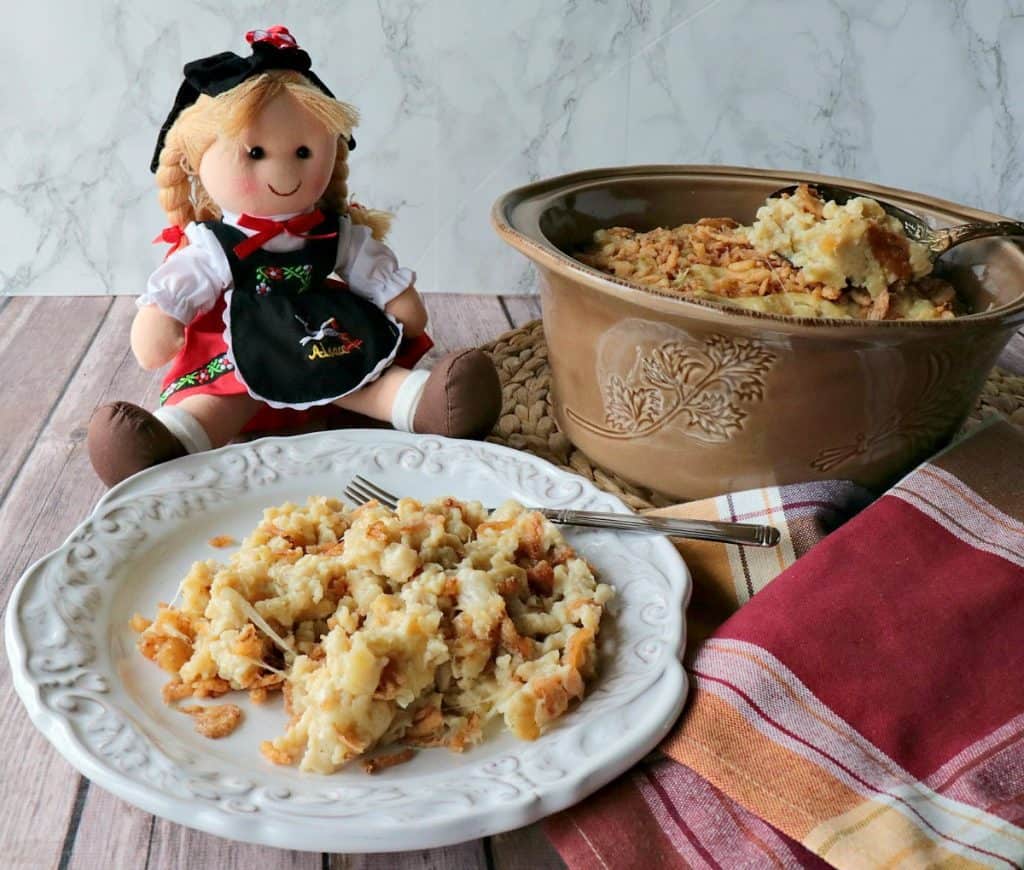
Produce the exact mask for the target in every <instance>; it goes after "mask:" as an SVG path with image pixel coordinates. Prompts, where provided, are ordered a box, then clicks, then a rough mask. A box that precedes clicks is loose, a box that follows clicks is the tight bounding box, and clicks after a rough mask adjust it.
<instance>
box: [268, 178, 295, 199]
mask: <svg viewBox="0 0 1024 870" xmlns="http://www.w3.org/2000/svg"><path fill="white" fill-rule="evenodd" d="M267 187H269V188H270V192H271V193H276V194H277V195H278V196H291V195H292V194H293V193H295V191H297V190H298V189H299V188H300V187H302V180H301V179H299V183H298V184H296V185H295V187H293V188H292V189H291V190H289V191H288V192H287V193H281V191H280V190H275V189H274V185H272V184H268V185H267Z"/></svg>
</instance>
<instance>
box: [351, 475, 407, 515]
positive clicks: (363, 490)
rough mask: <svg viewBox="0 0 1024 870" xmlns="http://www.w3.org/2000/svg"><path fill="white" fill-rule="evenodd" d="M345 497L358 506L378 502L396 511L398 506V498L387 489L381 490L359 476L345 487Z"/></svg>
mask: <svg viewBox="0 0 1024 870" xmlns="http://www.w3.org/2000/svg"><path fill="white" fill-rule="evenodd" d="M345 495H346V496H347V497H348V498H350V499H352V501H354V502H356V503H357V504H363V503H364V502H368V501H374V500H376V501H379V502H380V503H381V504H382V505H384V507H386V508H388V509H389V510H394V509H395V507H396V506H397V505H398V498H397V496H395V495H392V494H391V493H390V492H388V491H387V490H386V489H381V488H380V487H379V486H377V485H376V484H374V483H371V482H370V481H368V480H367V479H366V478H365V477H362V476H361V475H358V474H357V475H356V476H355V477H353V478H352V480H351V481H350V482H349V484H348V486H346V487H345Z"/></svg>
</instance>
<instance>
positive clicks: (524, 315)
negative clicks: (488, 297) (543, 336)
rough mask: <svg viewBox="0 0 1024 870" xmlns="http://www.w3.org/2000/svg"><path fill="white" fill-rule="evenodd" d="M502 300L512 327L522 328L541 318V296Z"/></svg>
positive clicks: (503, 297) (513, 297)
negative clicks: (525, 324)
mask: <svg viewBox="0 0 1024 870" xmlns="http://www.w3.org/2000/svg"><path fill="white" fill-rule="evenodd" d="M500 299H501V304H502V307H503V308H504V309H505V314H506V315H507V317H508V322H509V323H510V324H512V326H522V325H523V324H524V323H529V322H530V321H531V320H536V319H537V318H538V317H540V297H539V296H502V297H500Z"/></svg>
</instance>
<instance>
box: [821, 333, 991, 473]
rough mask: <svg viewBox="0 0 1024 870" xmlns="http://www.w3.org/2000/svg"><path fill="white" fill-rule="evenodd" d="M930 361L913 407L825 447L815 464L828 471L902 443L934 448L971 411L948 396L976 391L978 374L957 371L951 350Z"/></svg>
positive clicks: (920, 451)
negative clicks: (839, 443)
mask: <svg viewBox="0 0 1024 870" xmlns="http://www.w3.org/2000/svg"><path fill="white" fill-rule="evenodd" d="M927 365H928V368H927V378H926V381H925V384H924V386H923V388H922V389H921V392H920V397H919V399H918V401H917V402H916V403H915V404H914V406H913V407H911V408H910V409H908V410H906V411H899V412H896V413H893V414H891V415H890V416H889V417H888V418H887V419H886V420H885V421H884V422H883V423H881V424H880V425H879V426H878V427H876V428H875V429H874V430H872V431H861V432H858V433H856V435H855V436H854V437H853V438H852V439H851V440H850V441H849V442H847V443H845V444H841V445H837V446H835V447H824V448H822V449H821V450H819V451H818V454H817V455H816V456H815V457H814V459H813V460H812V461H811V468H813V469H814V470H815V471H820V472H822V473H823V474H827V473H828V472H830V471H832V470H834V469H836V468H839V467H841V466H843V465H846V464H847V463H848V462H850V461H852V460H854V459H857V458H859V457H863V456H869V457H870V458H877V457H878V456H881V455H884V453H885V452H886V451H887V450H888V451H892V450H896V449H899V448H900V447H901V446H902V447H904V448H906V449H909V450H910V451H912V452H913V453H918V454H924V453H929V452H931V451H932V450H934V449H935V448H936V447H937V446H938V444H939V442H940V441H941V438H942V435H943V433H944V432H948V431H949V430H950V429H952V428H954V427H955V426H956V425H957V424H958V422H960V421H961V420H962V419H963V418H964V416H966V414H967V410H968V409H967V407H966V406H964V403H963V402H961V403H951V402H950V401H949V398H948V397H949V396H950V395H952V396H971V395H974V394H975V392H976V387H977V383H976V382H977V379H978V375H977V374H976V373H973V372H971V371H969V370H967V369H964V370H962V371H960V372H959V374H957V368H956V366H955V365H954V363H953V360H952V358H951V357H950V356H949V354H948V353H937V352H933V353H930V354H929V355H928V363H927Z"/></svg>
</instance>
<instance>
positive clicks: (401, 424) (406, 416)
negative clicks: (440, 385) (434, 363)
mask: <svg viewBox="0 0 1024 870" xmlns="http://www.w3.org/2000/svg"><path fill="white" fill-rule="evenodd" d="M429 377H430V372H429V371H426V370H425V369H418V370H416V371H414V372H409V377H407V378H406V379H405V380H404V381H402V385H401V386H400V387H399V388H398V392H397V393H395V403H394V404H393V405H392V406H391V425H392V426H394V427H395V428H396V429H397V430H398V431H399V432H412V421H413V420H414V419H415V418H416V409H417V408H418V407H419V404H420V399H421V398H422V397H423V388H424V387H425V386H426V385H427V378H429Z"/></svg>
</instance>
